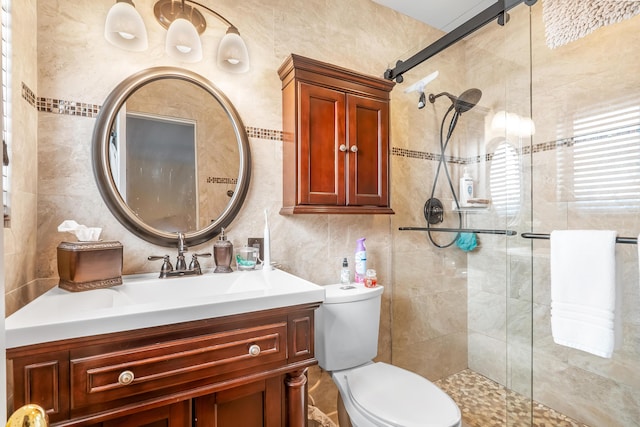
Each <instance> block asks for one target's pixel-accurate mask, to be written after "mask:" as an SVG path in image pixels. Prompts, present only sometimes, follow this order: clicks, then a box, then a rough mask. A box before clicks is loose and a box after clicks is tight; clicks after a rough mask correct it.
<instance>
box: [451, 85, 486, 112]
mask: <svg viewBox="0 0 640 427" xmlns="http://www.w3.org/2000/svg"><path fill="white" fill-rule="evenodd" d="M480 98H482V91H481V90H480V89H476V88H472V89H467V90H465V91H464V92H462V93H461V94H460V96H459V97H458V99H456V100H455V101H454V102H453V108H455V110H456V111H457V112H458V113H464V112H467V111H469V110H471V109H472V108H473V107H475V106H476V105H478V102H479V101H480Z"/></svg>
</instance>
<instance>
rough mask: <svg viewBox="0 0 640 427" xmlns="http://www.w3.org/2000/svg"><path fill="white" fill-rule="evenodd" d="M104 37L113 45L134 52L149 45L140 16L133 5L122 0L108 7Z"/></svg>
mask: <svg viewBox="0 0 640 427" xmlns="http://www.w3.org/2000/svg"><path fill="white" fill-rule="evenodd" d="M104 38H105V39H107V41H108V42H109V43H111V44H113V45H114V46H117V47H119V48H121V49H126V50H131V51H135V52H139V51H143V50H145V49H146V48H147V47H148V46H149V43H148V41H147V29H146V27H145V26H144V22H143V21H142V17H141V16H140V14H139V13H138V11H137V10H136V8H135V7H133V5H131V4H129V3H124V2H118V3H116V4H114V5H113V6H112V7H111V9H109V13H108V14H107V20H106V22H105V25H104Z"/></svg>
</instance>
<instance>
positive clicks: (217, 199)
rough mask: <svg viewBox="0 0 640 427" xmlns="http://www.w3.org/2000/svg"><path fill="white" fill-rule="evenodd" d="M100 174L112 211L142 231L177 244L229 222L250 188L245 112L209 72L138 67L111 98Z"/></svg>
mask: <svg viewBox="0 0 640 427" xmlns="http://www.w3.org/2000/svg"><path fill="white" fill-rule="evenodd" d="M92 159H93V173H94V176H95V178H96V182H97V185H98V189H99V190H100V194H101V195H102V198H103V199H104V201H105V203H106V204H107V207H108V208H109V210H110V211H111V213H112V214H113V215H114V216H115V217H116V218H117V219H118V221H120V223H122V225H124V226H125V227H126V228H127V229H128V230H129V231H131V232H132V233H134V234H135V235H137V236H138V237H140V238H142V239H144V240H146V241H148V242H151V243H154V244H157V245H161V246H172V247H175V246H176V245H177V243H178V237H177V233H179V232H181V233H184V234H185V239H186V242H187V243H188V244H190V245H197V244H200V243H204V242H206V241H208V240H210V239H212V238H213V237H215V236H216V235H218V234H219V233H220V230H221V228H222V227H227V226H228V225H229V224H230V223H231V221H232V220H233V219H234V218H235V216H236V215H237V213H238V211H239V210H240V208H241V206H242V203H243V202H244V198H245V196H246V193H247V189H248V187H249V179H250V169H251V166H250V165H251V158H250V151H249V142H248V139H247V135H246V132H245V128H244V125H243V124H242V121H241V120H240V117H239V115H238V113H237V111H236V110H235V108H234V107H233V105H232V104H231V102H230V101H229V100H228V99H227V97H226V96H225V95H224V93H222V92H221V91H220V90H219V89H218V88H216V87H215V86H214V85H213V84H212V83H211V82H209V81H208V80H207V79H205V78H204V77H202V76H200V75H198V74H196V73H193V72H190V71H188V70H183V69H179V68H175V67H156V68H150V69H147V70H143V71H141V72H138V73H136V74H134V75H132V76H130V77H129V78H127V79H125V80H124V81H123V82H121V83H120V84H119V85H118V86H117V87H116V88H115V89H114V90H113V91H112V92H111V93H110V94H109V96H108V97H107V99H106V100H105V102H104V105H103V106H102V108H101V110H100V113H99V115H98V118H97V121H96V125H95V128H94V132H93V141H92Z"/></svg>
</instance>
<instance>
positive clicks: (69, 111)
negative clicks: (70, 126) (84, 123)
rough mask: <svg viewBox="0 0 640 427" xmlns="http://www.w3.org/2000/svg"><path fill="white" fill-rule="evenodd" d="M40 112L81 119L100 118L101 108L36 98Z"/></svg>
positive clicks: (79, 103) (80, 103) (83, 103)
mask: <svg viewBox="0 0 640 427" xmlns="http://www.w3.org/2000/svg"><path fill="white" fill-rule="evenodd" d="M36 108H37V109H38V111H43V112H46V113H54V114H65V115H69V116H80V117H98V113H99V112H100V106H99V105H96V104H87V103H86V102H75V101H65V100H63V99H54V98H41V97H38V98H36Z"/></svg>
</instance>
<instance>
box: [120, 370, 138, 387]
mask: <svg viewBox="0 0 640 427" xmlns="http://www.w3.org/2000/svg"><path fill="white" fill-rule="evenodd" d="M135 377H136V376H135V375H133V372H131V371H122V372H120V375H118V383H120V384H122V385H129V384H131V383H132V382H133V379H134V378H135Z"/></svg>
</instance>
